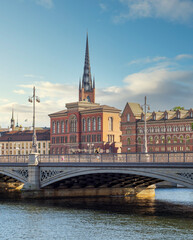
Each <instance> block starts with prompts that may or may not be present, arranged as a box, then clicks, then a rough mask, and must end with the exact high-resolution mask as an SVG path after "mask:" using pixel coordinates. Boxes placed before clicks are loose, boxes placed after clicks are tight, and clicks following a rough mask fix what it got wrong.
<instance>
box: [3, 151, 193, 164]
mask: <svg viewBox="0 0 193 240" xmlns="http://www.w3.org/2000/svg"><path fill="white" fill-rule="evenodd" d="M28 160H29V155H0V163H28ZM39 162H41V163H50V162H53V163H113V162H114V163H148V162H150V163H193V152H178V153H163V152H161V153H160V152H158V153H157V152H156V153H148V154H145V153H118V154H111V153H108V154H106V153H104V154H64V155H39Z"/></svg>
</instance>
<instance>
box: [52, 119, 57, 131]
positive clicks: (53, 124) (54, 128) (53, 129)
mask: <svg viewBox="0 0 193 240" xmlns="http://www.w3.org/2000/svg"><path fill="white" fill-rule="evenodd" d="M55 132H56V123H55V122H54V121H53V122H52V133H55Z"/></svg>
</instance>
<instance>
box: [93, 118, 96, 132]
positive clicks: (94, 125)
mask: <svg viewBox="0 0 193 240" xmlns="http://www.w3.org/2000/svg"><path fill="white" fill-rule="evenodd" d="M92 130H93V131H96V118H93V119H92Z"/></svg>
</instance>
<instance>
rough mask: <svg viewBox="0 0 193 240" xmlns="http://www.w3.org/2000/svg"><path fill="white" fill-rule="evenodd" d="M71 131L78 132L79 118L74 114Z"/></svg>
mask: <svg viewBox="0 0 193 240" xmlns="http://www.w3.org/2000/svg"><path fill="white" fill-rule="evenodd" d="M70 132H77V119H76V116H72V118H71V120H70Z"/></svg>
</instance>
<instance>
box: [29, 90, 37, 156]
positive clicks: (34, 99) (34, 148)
mask: <svg viewBox="0 0 193 240" xmlns="http://www.w3.org/2000/svg"><path fill="white" fill-rule="evenodd" d="M28 101H29V102H31V103H33V136H32V153H37V137H36V130H35V102H38V103H39V102H40V99H39V97H38V96H36V94H35V87H33V96H32V97H29V99H28Z"/></svg>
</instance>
